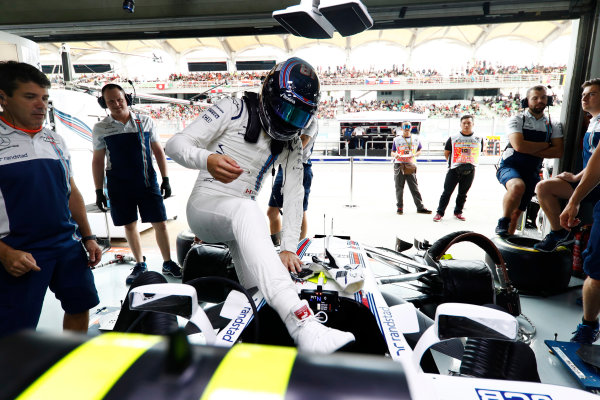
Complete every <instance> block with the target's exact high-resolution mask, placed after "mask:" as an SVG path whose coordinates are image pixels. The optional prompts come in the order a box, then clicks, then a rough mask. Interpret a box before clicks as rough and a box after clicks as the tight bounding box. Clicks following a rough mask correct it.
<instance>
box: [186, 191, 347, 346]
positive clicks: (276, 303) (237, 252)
mask: <svg viewBox="0 0 600 400" xmlns="http://www.w3.org/2000/svg"><path fill="white" fill-rule="evenodd" d="M187 215H188V221H189V224H190V228H191V229H192V231H193V232H194V233H195V234H196V236H198V237H199V238H200V239H202V240H204V241H207V242H225V243H227V245H228V246H229V249H230V251H231V255H232V257H233V261H234V265H235V269H236V272H237V274H238V278H239V279H240V283H241V284H242V285H243V286H244V287H253V286H257V287H258V288H259V289H260V291H261V292H262V293H263V295H264V296H265V300H266V301H267V303H269V305H270V306H271V307H272V308H273V309H274V310H275V311H276V312H277V313H278V314H279V316H280V317H281V319H282V320H283V321H284V322H285V324H286V327H287V328H288V331H289V333H290V335H291V336H292V338H293V339H294V341H295V342H296V344H297V345H298V348H299V349H300V350H303V351H309V352H320V353H331V352H333V351H335V350H337V349H339V348H340V347H342V346H344V345H346V344H347V343H349V342H351V341H353V340H354V336H353V335H352V334H351V333H348V332H342V331H339V330H336V329H331V328H327V327H326V326H324V325H322V324H320V323H319V322H318V321H317V320H316V319H315V318H314V317H313V316H312V312H311V311H310V310H309V309H308V308H307V304H306V302H304V301H301V300H300V298H299V297H298V292H297V290H296V286H295V285H294V283H293V282H292V279H291V277H290V275H289V272H288V270H287V269H286V268H285V267H284V265H283V264H282V262H281V260H280V259H279V255H278V254H277V253H276V252H275V248H274V247H273V243H272V242H271V239H270V237H269V233H268V231H267V224H266V223H265V219H264V216H263V214H262V212H261V211H260V209H259V208H258V206H257V205H256V202H255V201H253V200H248V199H241V198H235V197H230V196H193V197H192V198H190V201H189V202H188V208H187Z"/></svg>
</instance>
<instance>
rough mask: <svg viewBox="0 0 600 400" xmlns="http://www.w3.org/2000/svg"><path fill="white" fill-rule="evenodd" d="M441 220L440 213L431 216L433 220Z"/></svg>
mask: <svg viewBox="0 0 600 400" xmlns="http://www.w3.org/2000/svg"><path fill="white" fill-rule="evenodd" d="M441 220H442V216H441V215H440V214H435V217H433V222H440V221H441Z"/></svg>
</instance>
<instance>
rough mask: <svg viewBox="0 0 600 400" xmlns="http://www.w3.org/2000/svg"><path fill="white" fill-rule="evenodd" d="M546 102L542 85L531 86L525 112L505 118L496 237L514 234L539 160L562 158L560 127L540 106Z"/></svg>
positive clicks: (536, 177)
mask: <svg viewBox="0 0 600 400" xmlns="http://www.w3.org/2000/svg"><path fill="white" fill-rule="evenodd" d="M549 105H551V98H549V97H548V96H547V94H546V88H545V87H544V86H541V85H539V86H534V87H531V88H529V89H528V90H527V96H526V98H525V99H523V101H522V106H523V108H525V111H524V112H523V113H521V114H518V115H515V116H513V117H511V118H510V119H509V120H508V123H507V129H506V131H507V133H508V140H509V144H508V146H507V148H506V149H505V150H504V152H503V153H502V159H501V160H500V166H499V168H498V171H497V172H496V178H498V181H499V182H500V183H501V184H502V185H504V187H505V188H506V194H505V195H504V198H503V200H502V209H503V214H502V218H500V219H499V220H498V225H497V226H496V234H497V235H498V236H501V237H506V236H509V235H512V234H514V232H515V229H516V226H517V221H518V219H519V217H520V216H521V214H522V213H523V211H525V210H526V209H527V205H528V204H529V201H530V200H531V198H532V197H533V194H534V191H535V185H536V184H537V183H538V182H539V181H540V168H541V166H542V161H543V159H544V158H559V157H562V154H563V134H562V127H561V125H560V123H556V122H551V121H550V117H549V116H548V117H546V116H545V115H544V109H545V108H546V106H549Z"/></svg>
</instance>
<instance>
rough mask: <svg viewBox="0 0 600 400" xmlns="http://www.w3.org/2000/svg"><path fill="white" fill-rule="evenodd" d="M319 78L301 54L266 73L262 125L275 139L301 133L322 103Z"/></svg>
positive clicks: (261, 115) (261, 112)
mask: <svg viewBox="0 0 600 400" xmlns="http://www.w3.org/2000/svg"><path fill="white" fill-rule="evenodd" d="M320 96H321V94H320V85H319V78H318V76H317V73H316V72H315V70H314V68H313V67H312V66H311V65H310V64H309V63H307V62H306V61H304V60H301V59H300V58H295V57H294V58H290V59H288V60H286V61H284V62H282V63H279V64H277V65H276V66H275V67H273V69H272V70H271V71H270V72H269V73H268V74H267V76H266V77H265V81H264V82H263V86H262V90H261V93H260V101H259V115H260V120H261V123H262V125H263V128H264V129H265V131H266V132H267V134H269V136H271V137H272V138H273V139H276V140H283V141H287V140H290V139H292V138H293V137H294V136H298V135H300V131H301V130H302V129H304V128H306V127H307V126H308V124H309V123H310V121H311V119H312V117H313V115H314V114H315V113H316V111H317V108H318V106H319V98H320Z"/></svg>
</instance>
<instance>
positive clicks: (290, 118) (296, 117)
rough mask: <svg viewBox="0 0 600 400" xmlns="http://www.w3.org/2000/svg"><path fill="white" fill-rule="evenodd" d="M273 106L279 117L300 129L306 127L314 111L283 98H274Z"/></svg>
mask: <svg viewBox="0 0 600 400" xmlns="http://www.w3.org/2000/svg"><path fill="white" fill-rule="evenodd" d="M271 107H272V108H273V111H275V114H277V116H278V117H279V118H281V119H282V120H284V121H285V122H287V123H288V124H290V125H292V126H295V127H296V128H300V129H304V128H306V125H308V122H309V121H310V119H311V117H312V113H310V112H307V111H305V110H302V109H301V108H298V107H296V106H294V105H293V104H290V103H288V102H287V101H284V100H282V99H273V101H272V102H271Z"/></svg>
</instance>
